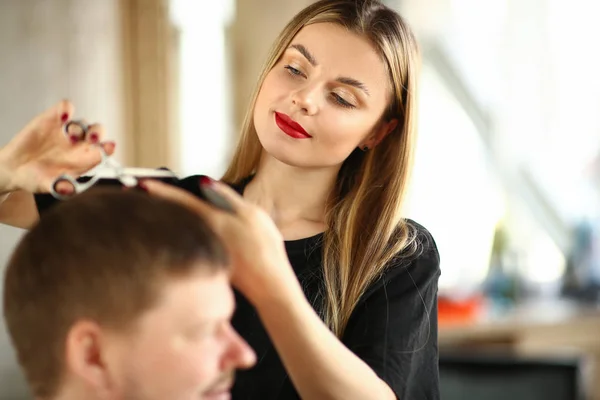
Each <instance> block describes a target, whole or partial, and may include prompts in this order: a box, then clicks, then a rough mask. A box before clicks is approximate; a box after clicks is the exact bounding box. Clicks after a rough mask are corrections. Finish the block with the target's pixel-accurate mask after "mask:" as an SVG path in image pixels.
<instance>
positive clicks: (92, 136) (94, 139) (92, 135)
mask: <svg viewBox="0 0 600 400" xmlns="http://www.w3.org/2000/svg"><path fill="white" fill-rule="evenodd" d="M99 139H100V136H98V134H97V133H96V132H93V133H90V142H92V143H98V140H99Z"/></svg>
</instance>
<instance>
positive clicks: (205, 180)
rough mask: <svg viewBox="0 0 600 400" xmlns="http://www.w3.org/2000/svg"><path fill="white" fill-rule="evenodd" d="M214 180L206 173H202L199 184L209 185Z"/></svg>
mask: <svg viewBox="0 0 600 400" xmlns="http://www.w3.org/2000/svg"><path fill="white" fill-rule="evenodd" d="M213 183H214V181H213V180H212V179H211V178H209V177H208V176H206V175H202V176H201V177H200V186H209V185H212V184H213Z"/></svg>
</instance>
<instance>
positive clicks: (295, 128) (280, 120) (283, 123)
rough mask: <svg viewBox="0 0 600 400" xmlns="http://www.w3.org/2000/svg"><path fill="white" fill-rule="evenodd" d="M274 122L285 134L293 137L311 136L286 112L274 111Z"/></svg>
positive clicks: (307, 137) (305, 137)
mask: <svg viewBox="0 0 600 400" xmlns="http://www.w3.org/2000/svg"><path fill="white" fill-rule="evenodd" d="M275 123H276V124H277V126H278V127H279V129H281V130H282V131H283V132H284V133H285V134H286V135H288V136H290V137H293V138H294V139H309V138H311V137H312V136H310V135H309V134H308V132H306V131H305V130H304V128H303V127H302V125H300V124H299V123H297V122H296V121H294V120H293V119H291V118H290V117H289V116H288V115H286V114H283V113H279V112H275Z"/></svg>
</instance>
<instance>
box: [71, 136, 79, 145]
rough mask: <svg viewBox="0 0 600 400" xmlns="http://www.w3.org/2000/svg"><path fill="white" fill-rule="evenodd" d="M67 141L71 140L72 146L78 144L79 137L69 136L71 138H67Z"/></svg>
mask: <svg viewBox="0 0 600 400" xmlns="http://www.w3.org/2000/svg"><path fill="white" fill-rule="evenodd" d="M69 139H70V140H71V143H73V144H77V143H79V136H77V135H71V136H69Z"/></svg>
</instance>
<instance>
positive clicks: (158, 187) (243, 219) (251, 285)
mask: <svg viewBox="0 0 600 400" xmlns="http://www.w3.org/2000/svg"><path fill="white" fill-rule="evenodd" d="M199 184H200V182H199ZM144 186H145V188H146V189H147V190H148V192H149V193H150V194H152V195H156V196H159V197H163V198H165V199H167V200H172V201H175V202H177V203H180V204H183V205H185V206H187V207H189V208H191V209H193V210H194V211H195V212H197V213H198V214H200V215H201V216H202V217H203V218H204V219H205V220H206V221H207V222H208V224H209V225H210V226H211V227H212V229H213V230H214V231H215V233H216V234H217V235H218V236H219V237H220V238H221V240H222V241H223V242H224V243H225V245H226V246H227V250H228V252H229V255H230V257H231V262H232V267H233V273H232V284H233V286H234V287H236V288H237V289H238V290H239V291H241V292H242V293H243V294H244V295H245V296H246V297H247V298H248V300H250V301H251V302H252V303H254V304H255V306H257V303H260V302H261V301H263V300H265V301H268V300H269V299H273V298H275V297H274V296H280V295H284V294H285V293H286V292H288V291H289V290H290V289H291V288H293V287H294V286H295V287H297V288H300V284H299V282H298V280H297V278H296V275H295V274H294V271H293V269H292V267H291V265H290V263H289V260H288V257H287V253H286V251H285V244H284V241H283V237H282V236H281V233H280V232H279V230H278V229H277V226H276V225H275V224H274V222H273V220H272V219H271V218H270V217H269V215H268V214H267V213H266V212H264V211H263V210H262V209H261V208H259V207H257V206H255V205H253V204H250V203H248V202H246V201H244V199H243V198H242V197H241V196H240V195H239V194H238V193H237V192H235V191H234V190H233V189H231V188H230V187H229V186H227V185H226V184H223V183H220V182H215V181H210V180H209V179H206V180H203V183H202V190H203V191H213V193H216V194H217V195H219V196H221V197H223V198H224V199H225V200H226V201H227V202H228V203H229V204H230V205H231V207H232V209H233V212H228V211H223V210H220V209H218V208H217V207H214V206H212V205H210V204H209V203H207V202H205V201H202V200H200V199H198V198H197V197H196V196H194V195H193V194H191V193H189V192H187V191H185V190H182V189H179V188H176V187H174V186H171V185H167V184H164V183H161V182H157V181H145V182H144Z"/></svg>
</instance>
